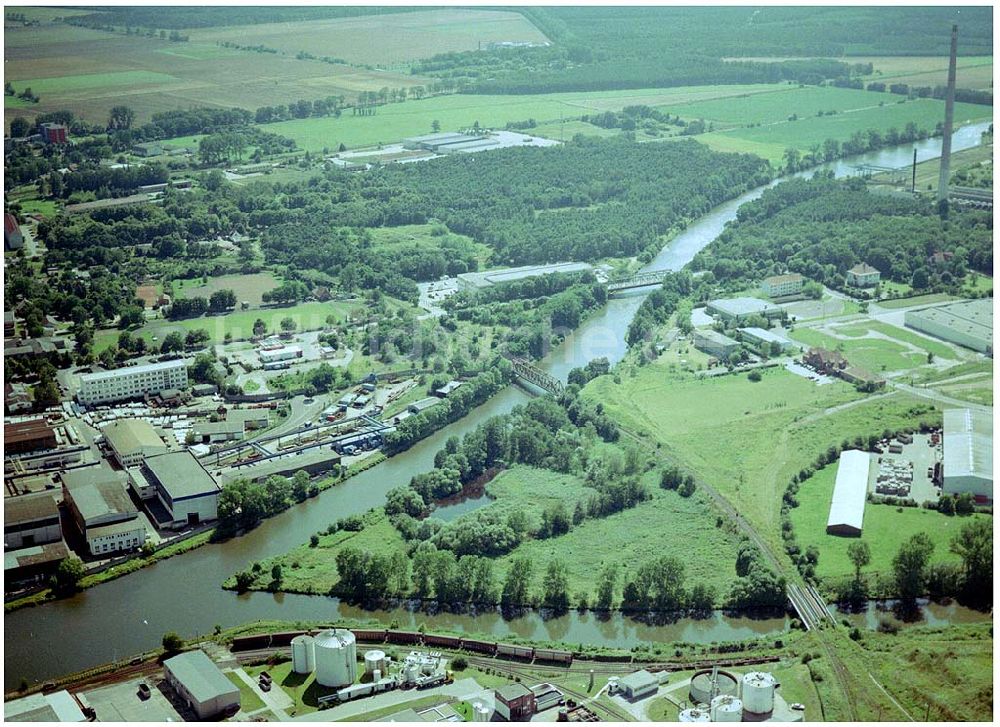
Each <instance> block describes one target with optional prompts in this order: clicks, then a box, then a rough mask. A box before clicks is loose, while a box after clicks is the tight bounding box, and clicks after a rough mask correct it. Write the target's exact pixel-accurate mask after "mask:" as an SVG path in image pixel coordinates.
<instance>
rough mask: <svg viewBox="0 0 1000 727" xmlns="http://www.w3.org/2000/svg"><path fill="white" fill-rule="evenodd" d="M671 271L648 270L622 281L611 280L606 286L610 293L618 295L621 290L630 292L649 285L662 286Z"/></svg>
mask: <svg viewBox="0 0 1000 727" xmlns="http://www.w3.org/2000/svg"><path fill="white" fill-rule="evenodd" d="M670 272H672V271H670V270H646V271H643V272H638V273H636V274H635V275H630V276H629V277H627V278H622V279H620V280H611V281H608V283H607V284H606V286H605V287H606V288H607V290H608V293H616V292H618V291H619V290H630V289H631V288H645V287H646V286H649V285H660V284H661V283H663V279H664V278H665V277H666V276H667V273H670Z"/></svg>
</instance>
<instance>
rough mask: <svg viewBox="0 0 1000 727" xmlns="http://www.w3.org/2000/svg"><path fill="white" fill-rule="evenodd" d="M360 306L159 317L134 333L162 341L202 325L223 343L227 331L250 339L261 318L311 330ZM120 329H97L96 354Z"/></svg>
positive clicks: (275, 325) (273, 327) (275, 326)
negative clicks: (288, 321)
mask: <svg viewBox="0 0 1000 727" xmlns="http://www.w3.org/2000/svg"><path fill="white" fill-rule="evenodd" d="M359 307H360V305H359V304H358V303H344V302H336V303H334V302H330V303H316V302H310V303H299V304H298V305H293V306H288V307H285V308H281V307H279V308H266V309H263V308H258V309H256V310H240V311H233V312H232V313H226V314H225V315H217V316H216V315H208V316H203V317H201V318H186V319H184V320H180V321H169V320H162V319H157V320H154V321H150V322H149V323H146V324H145V325H144V326H143V327H142V328H140V329H139V330H137V331H133V333H134V334H135V335H137V336H139V337H141V338H144V339H146V342H147V343H152V342H153V338H154V337H156V338H157V339H158V341H157V342H159V341H162V340H163V338H164V336H166V335H167V334H168V333H172V332H174V331H179V332H181V333H185V334H186V333H187V332H188V331H194V330H197V329H199V328H204V329H205V330H206V331H208V334H209V336H210V340H209V342H210V343H213V344H215V343H222V342H223V341H224V340H225V337H226V334H227V333H230V334H232V337H233V338H234V339H236V340H239V339H243V338H250V336H251V335H252V333H253V324H254V321H256V320H257V319H258V318H260V319H262V320H263V321H264V322H265V323H266V324H267V329H268V330H269V331H272V332H273V331H277V330H280V327H281V321H282V320H283V319H284V318H291V319H292V320H294V321H295V322H296V323H297V324H298V326H297V330H299V331H312V330H316V329H318V328H322V327H323V326H325V325H326V317H327V316H328V315H331V314H333V315H335V316H337V319H338V320H343V319H344V317H345V316H346V315H347V314H348V313H351V312H353V311H355V310H357V309H358V308H359ZM119 333H120V331H118V330H116V329H105V330H102V331H98V332H97V334H96V335H95V336H94V353H100V352H101V351H102V350H104V349H105V348H107V347H108V346H112V345H114V344H115V342H116V341H117V340H118V334H119Z"/></svg>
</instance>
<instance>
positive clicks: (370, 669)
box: [365, 649, 385, 674]
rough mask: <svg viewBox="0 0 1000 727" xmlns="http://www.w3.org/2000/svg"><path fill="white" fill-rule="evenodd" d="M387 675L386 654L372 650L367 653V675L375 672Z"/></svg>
mask: <svg viewBox="0 0 1000 727" xmlns="http://www.w3.org/2000/svg"><path fill="white" fill-rule="evenodd" d="M376 669H378V670H379V671H380V672H382V673H383V674H385V652H384V651H379V650H378V649H372V650H371V651H366V652H365V674H374V673H375V670H376Z"/></svg>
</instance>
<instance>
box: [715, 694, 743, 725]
mask: <svg viewBox="0 0 1000 727" xmlns="http://www.w3.org/2000/svg"><path fill="white" fill-rule="evenodd" d="M710 712H711V716H712V721H713V722H742V721H743V702H741V701H740V700H739V699H737V698H736V697H734V696H732V695H731V694H720V695H719V696H717V697H716V698H715V699H713V700H712V707H711V710H710Z"/></svg>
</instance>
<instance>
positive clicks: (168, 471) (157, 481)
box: [139, 451, 219, 528]
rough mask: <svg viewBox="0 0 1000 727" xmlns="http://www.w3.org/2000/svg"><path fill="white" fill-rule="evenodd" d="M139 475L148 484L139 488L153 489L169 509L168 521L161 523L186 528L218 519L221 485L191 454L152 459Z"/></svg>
mask: <svg viewBox="0 0 1000 727" xmlns="http://www.w3.org/2000/svg"><path fill="white" fill-rule="evenodd" d="M139 474H140V475H141V478H142V480H144V481H145V482H146V483H148V485H140V489H143V488H144V487H149V486H151V487H153V488H154V489H155V491H156V496H157V498H158V500H159V502H160V503H161V504H162V505H163V507H164V508H166V516H167V517H166V522H162V521H161V522H162V524H164V525H167V526H169V527H173V528H183V527H187V526H189V525H199V524H200V523H204V522H209V521H211V520H216V519H218V517H219V509H218V508H219V485H218V483H216V481H215V479H214V478H213V477H212V475H210V474H209V473H208V470H206V469H205V468H204V467H203V466H202V465H201V463H200V462H199V461H198V460H197V459H195V456H194V455H193V454H191V452H188V451H181V452H168V453H167V454H160V455H157V456H155V457H149V458H148V459H146V460H144V461H143V463H142V467H141V468H140V471H139ZM154 515H157V514H156V513H154ZM157 519H158V520H159V516H157Z"/></svg>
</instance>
